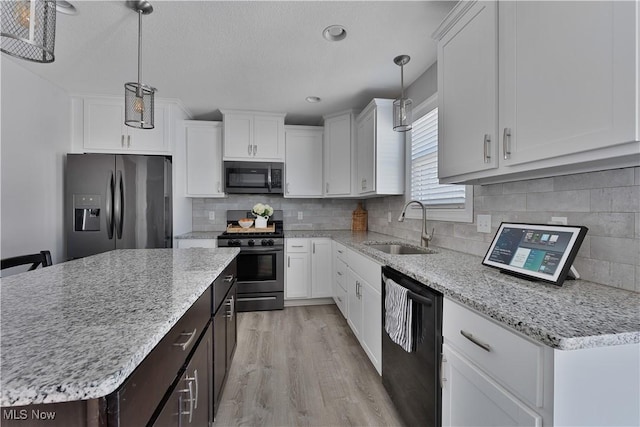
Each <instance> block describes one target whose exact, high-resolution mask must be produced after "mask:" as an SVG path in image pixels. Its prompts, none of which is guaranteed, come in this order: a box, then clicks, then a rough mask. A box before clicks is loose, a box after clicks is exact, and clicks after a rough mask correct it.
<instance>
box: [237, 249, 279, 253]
mask: <svg viewBox="0 0 640 427" xmlns="http://www.w3.org/2000/svg"><path fill="white" fill-rule="evenodd" d="M282 251H284V248H283V249H273V248H252V249H247V248H242V249H241V250H240V252H243V253H249V254H250V253H252V252H260V253H262V254H265V253H269V252H271V253H274V254H275V253H278V252H282Z"/></svg>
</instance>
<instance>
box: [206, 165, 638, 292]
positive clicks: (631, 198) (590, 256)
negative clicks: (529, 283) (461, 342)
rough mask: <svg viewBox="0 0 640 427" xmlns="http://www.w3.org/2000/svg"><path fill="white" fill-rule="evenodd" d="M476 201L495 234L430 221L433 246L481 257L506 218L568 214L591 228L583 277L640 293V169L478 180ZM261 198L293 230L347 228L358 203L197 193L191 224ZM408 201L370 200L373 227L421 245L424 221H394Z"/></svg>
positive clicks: (216, 225) (221, 222) (210, 226)
mask: <svg viewBox="0 0 640 427" xmlns="http://www.w3.org/2000/svg"><path fill="white" fill-rule="evenodd" d="M473 201H474V212H473V215H474V218H476V216H477V215H478V214H489V215H491V233H490V234H485V233H478V232H477V231H476V223H475V222H474V223H457V222H456V223H454V222H446V221H429V224H428V225H429V229H431V228H432V227H433V228H435V233H434V239H433V241H432V244H433V245H435V246H440V247H444V248H448V249H452V250H456V251H460V252H465V253H470V254H474V255H479V256H482V255H484V254H485V252H486V250H487V248H488V247H489V244H490V243H491V240H492V238H493V235H494V233H495V232H496V229H497V227H498V226H499V225H500V222H502V221H512V222H532V223H547V222H549V221H550V220H551V217H552V216H561V217H567V219H568V222H569V224H576V225H585V226H587V227H588V228H589V232H588V233H587V237H586V239H585V241H584V242H583V244H582V247H581V248H580V252H579V253H578V257H577V258H576V261H575V263H574V265H575V266H576V268H577V269H578V271H579V272H580V274H581V275H582V277H583V278H584V279H586V280H590V281H592V282H596V283H602V284H605V285H609V286H614V287H618V288H624V289H629V290H633V291H635V292H640V167H635V168H625V169H614V170H607V171H600V172H591V173H583V174H575V175H565V176H558V177H553V178H541V179H535V180H527V181H517V182H509V183H504V184H491V185H483V186H480V185H476V186H474V195H473ZM258 202H261V203H268V204H270V205H271V206H273V207H274V209H282V210H283V211H284V217H285V229H288V230H312V229H315V230H348V229H350V228H351V213H352V212H353V210H354V209H355V208H356V206H357V204H358V203H357V202H358V201H357V200H353V199H285V198H283V197H282V196H262V195H230V196H229V197H227V198H224V199H193V230H194V231H221V230H224V228H225V219H226V218H225V215H226V211H227V210H228V209H247V210H250V209H251V207H252V206H253V205H254V204H255V203H258ZM404 202H405V200H404V196H390V197H382V198H376V199H368V200H366V201H365V203H364V204H365V207H366V209H367V210H368V211H369V224H368V226H369V230H370V231H375V232H378V233H383V234H388V235H391V236H395V237H399V238H402V239H406V240H408V241H412V242H415V243H419V240H420V230H421V221H420V220H416V219H407V220H405V221H404V222H398V221H396V219H397V218H398V215H399V213H400V211H401V209H402V206H403V204H404ZM209 212H214V215H215V219H214V220H210V219H209ZM298 212H302V216H303V219H301V220H299V219H298ZM389 212H391V218H392V221H391V222H388V213H389Z"/></svg>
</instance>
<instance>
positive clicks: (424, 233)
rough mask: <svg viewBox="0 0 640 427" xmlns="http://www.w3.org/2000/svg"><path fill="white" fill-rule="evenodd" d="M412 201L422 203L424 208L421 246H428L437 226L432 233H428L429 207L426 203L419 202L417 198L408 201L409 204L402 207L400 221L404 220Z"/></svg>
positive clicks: (421, 205)
mask: <svg viewBox="0 0 640 427" xmlns="http://www.w3.org/2000/svg"><path fill="white" fill-rule="evenodd" d="M411 203H416V204H418V205H420V207H421V208H422V236H420V239H421V241H420V246H422V247H425V248H428V247H429V241H431V239H433V232H434V231H435V228H434V229H432V230H431V234H427V208H426V207H425V206H424V204H422V202H419V201H417V200H410V201H408V202H407V204H405V205H404V207H403V208H402V213H400V216H399V217H398V221H399V222H403V221H404V216H405V214H406V212H407V207H408V206H409V205H410V204H411Z"/></svg>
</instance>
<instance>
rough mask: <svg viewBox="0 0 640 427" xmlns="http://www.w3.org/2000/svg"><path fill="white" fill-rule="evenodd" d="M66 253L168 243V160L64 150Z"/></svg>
mask: <svg viewBox="0 0 640 427" xmlns="http://www.w3.org/2000/svg"><path fill="white" fill-rule="evenodd" d="M65 227H66V235H67V258H68V259H72V258H80V257H84V256H88V255H94V254H97V253H101V252H106V251H109V250H112V249H127V248H170V247H171V245H172V240H173V230H172V207H171V159H170V158H168V157H164V156H142V155H121V154H67V165H66V173H65Z"/></svg>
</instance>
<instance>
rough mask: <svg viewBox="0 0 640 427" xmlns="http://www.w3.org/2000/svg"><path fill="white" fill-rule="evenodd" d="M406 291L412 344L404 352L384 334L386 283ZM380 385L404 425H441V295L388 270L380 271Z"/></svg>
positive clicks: (384, 268) (388, 268) (396, 272)
mask: <svg viewBox="0 0 640 427" xmlns="http://www.w3.org/2000/svg"><path fill="white" fill-rule="evenodd" d="M388 279H390V280H392V281H394V282H395V283H397V284H398V285H400V286H401V287H403V288H406V289H407V298H408V299H409V301H410V303H411V306H412V307H411V308H412V311H413V316H412V317H413V318H412V322H411V332H410V333H411V334H412V337H413V345H412V347H411V351H410V352H407V351H406V350H404V349H403V348H402V347H401V346H400V345H398V344H396V343H395V342H393V341H392V340H391V338H390V337H389V334H387V332H386V329H385V326H386V310H385V298H386V295H387V280H388ZM382 289H383V295H382V325H383V327H382V383H383V384H384V387H385V389H386V390H387V393H389V396H390V397H391V400H392V401H393V403H394V405H395V407H396V409H397V410H398V413H399V414H400V416H401V417H402V418H403V420H404V422H405V423H406V425H407V426H440V425H441V423H442V422H441V418H442V389H441V387H440V358H441V357H442V356H441V354H442V294H441V293H440V292H437V291H435V290H433V289H430V288H428V287H426V286H425V285H423V284H421V283H419V282H417V281H415V280H414V279H412V278H410V277H407V276H405V275H404V274H402V273H400V272H398V271H396V270H394V269H392V268H390V267H383V268H382Z"/></svg>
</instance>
